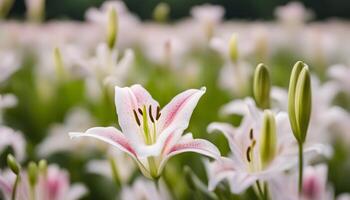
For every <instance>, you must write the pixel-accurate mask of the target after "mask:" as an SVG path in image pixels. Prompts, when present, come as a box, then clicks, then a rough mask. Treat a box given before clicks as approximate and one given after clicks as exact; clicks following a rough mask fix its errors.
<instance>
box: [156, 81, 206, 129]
mask: <svg viewBox="0 0 350 200" xmlns="http://www.w3.org/2000/svg"><path fill="white" fill-rule="evenodd" d="M205 90H206V88H205V87H202V88H201V89H200V90H197V89H190V90H186V91H184V92H182V93H180V94H178V95H177V96H175V97H174V98H173V99H172V100H171V101H170V102H169V103H168V104H167V105H166V106H165V107H164V108H163V109H162V111H161V116H160V119H159V122H158V132H159V133H161V132H162V131H164V130H165V129H166V128H169V127H172V129H173V130H175V129H182V130H185V129H186V128H187V127H188V124H189V121H190V118H191V115H192V112H193V110H194V108H195V107H196V105H197V103H198V101H199V99H200V98H201V96H202V95H203V94H204V93H205Z"/></svg>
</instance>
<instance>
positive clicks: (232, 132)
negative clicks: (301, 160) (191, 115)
mask: <svg viewBox="0 0 350 200" xmlns="http://www.w3.org/2000/svg"><path fill="white" fill-rule="evenodd" d="M231 113H235V114H238V115H242V116H243V119H242V122H241V124H240V126H239V127H238V128H236V127H234V126H232V125H231V124H228V123H219V122H214V123H211V124H210V125H209V126H208V132H214V131H221V132H222V133H223V134H224V136H225V137H226V139H227V140H228V142H229V145H230V149H231V153H232V155H231V156H230V157H229V158H226V157H222V158H221V159H219V160H216V161H214V162H212V163H207V164H206V166H207V173H208V177H209V184H208V187H209V189H210V190H213V189H215V187H216V186H217V185H218V184H219V183H220V182H221V181H223V180H227V181H228V183H229V185H230V189H231V192H233V193H241V192H243V191H244V190H246V189H247V188H248V187H250V186H252V185H253V184H255V183H256V181H264V180H267V179H270V178H272V177H274V176H276V175H277V174H278V173H279V172H282V171H285V170H288V169H291V168H293V167H294V166H295V165H296V164H297V159H298V148H297V145H296V141H295V139H294V138H293V133H292V130H291V127H290V124H289V119H288V115H287V114H286V113H284V112H279V113H277V114H276V115H275V120H276V137H277V143H276V152H275V155H273V157H272V160H271V161H270V162H269V163H268V164H267V165H266V166H263V165H262V161H261V158H260V151H261V147H260V145H261V138H260V137H261V128H262V123H263V116H262V111H261V110H259V109H258V108H257V107H256V105H255V103H254V101H253V100H252V99H250V98H247V99H245V100H244V101H242V100H241V101H236V102H235V105H234V106H233V104H231ZM320 152H322V151H321V147H320V146H316V145H315V146H310V147H306V148H305V150H304V154H305V157H307V158H310V157H312V156H314V155H315V154H318V153H320Z"/></svg>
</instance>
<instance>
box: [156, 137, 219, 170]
mask: <svg viewBox="0 0 350 200" xmlns="http://www.w3.org/2000/svg"><path fill="white" fill-rule="evenodd" d="M185 152H195V153H199V154H202V155H205V156H208V157H211V158H213V159H217V158H219V157H220V151H219V150H218V149H217V147H216V146H215V145H214V144H212V143H211V142H209V141H207V140H204V139H193V136H192V133H187V134H186V135H184V136H182V138H181V139H180V140H179V142H178V143H176V144H175V145H173V146H172V147H171V148H170V149H169V150H168V151H167V152H165V155H164V158H163V159H162V161H161V163H160V167H159V172H161V171H162V169H163V168H164V166H165V164H166V162H167V161H168V160H169V159H170V158H171V157H172V156H175V155H177V154H180V153H185Z"/></svg>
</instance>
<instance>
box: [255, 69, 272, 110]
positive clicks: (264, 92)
mask: <svg viewBox="0 0 350 200" xmlns="http://www.w3.org/2000/svg"><path fill="white" fill-rule="evenodd" d="M270 88H271V82H270V74H269V70H268V69H267V67H266V66H265V65H264V64H262V63H260V64H259V65H258V66H257V67H256V69H255V72H254V84H253V94H254V98H255V102H256V104H257V105H258V107H259V108H261V109H267V108H269V107H270Z"/></svg>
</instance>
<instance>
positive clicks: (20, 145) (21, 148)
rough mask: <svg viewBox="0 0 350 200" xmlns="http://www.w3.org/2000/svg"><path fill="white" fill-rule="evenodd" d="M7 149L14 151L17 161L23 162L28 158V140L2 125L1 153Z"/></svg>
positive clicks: (0, 136)
mask: <svg viewBox="0 0 350 200" xmlns="http://www.w3.org/2000/svg"><path fill="white" fill-rule="evenodd" d="M7 147H11V148H12V150H13V151H14V155H15V157H16V159H18V160H19V161H23V160H24V159H25V157H26V140H25V139H24V137H23V135H22V133H21V132H19V131H15V130H13V129H12V128H10V127H6V126H3V125H0V153H2V152H3V151H4V150H5V149H6V148H7Z"/></svg>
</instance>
